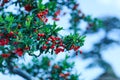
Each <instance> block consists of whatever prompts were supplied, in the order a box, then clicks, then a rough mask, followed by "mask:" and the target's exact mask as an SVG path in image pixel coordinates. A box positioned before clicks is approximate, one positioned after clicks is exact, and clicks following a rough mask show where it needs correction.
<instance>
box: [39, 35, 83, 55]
mask: <svg viewBox="0 0 120 80" xmlns="http://www.w3.org/2000/svg"><path fill="white" fill-rule="evenodd" d="M41 38H45V34H44V33H38V38H37V40H40V39H41ZM45 41H46V42H45V44H44V45H43V46H42V50H46V49H47V48H50V49H52V50H54V52H55V53H56V54H58V53H60V52H64V50H65V48H66V46H65V44H64V43H63V41H62V40H61V38H59V37H55V36H50V37H48V38H46V39H45ZM79 48H80V46H75V45H74V44H73V45H72V46H71V47H70V49H69V50H72V49H73V50H74V51H76V52H78V50H79ZM80 53H82V51H81V50H80Z"/></svg>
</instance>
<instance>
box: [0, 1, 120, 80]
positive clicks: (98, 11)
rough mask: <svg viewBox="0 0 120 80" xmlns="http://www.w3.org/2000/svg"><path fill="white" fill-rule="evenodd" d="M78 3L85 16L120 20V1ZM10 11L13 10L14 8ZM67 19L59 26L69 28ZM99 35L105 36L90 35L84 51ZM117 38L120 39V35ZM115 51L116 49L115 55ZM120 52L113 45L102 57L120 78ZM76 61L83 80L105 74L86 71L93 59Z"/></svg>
mask: <svg viewBox="0 0 120 80" xmlns="http://www.w3.org/2000/svg"><path fill="white" fill-rule="evenodd" d="M43 1H44V0H43ZM78 2H79V3H80V8H81V10H82V11H83V12H84V13H85V14H87V15H91V16H92V17H104V16H115V17H119V18H120V0H78ZM10 9H11V10H12V7H11V8H10ZM68 17H69V16H68ZM65 19H67V17H65ZM65 19H62V20H61V21H60V22H59V23H58V24H59V25H60V26H68V25H67V24H63V22H64V23H68V22H67V20H66V22H65V21H64V20H65ZM61 33H62V32H61ZM65 34H67V33H65ZM98 35H99V36H101V37H102V36H103V35H104V32H102V31H101V32H99V33H98V34H96V35H92V36H94V38H92V39H89V37H90V36H91V35H88V37H87V39H89V42H85V46H84V47H83V49H84V48H86V49H90V48H91V47H92V44H91V43H93V42H95V41H96V39H98V40H100V37H98ZM110 35H111V36H113V35H117V34H116V33H113V34H110ZM116 37H117V38H120V36H119V35H118V36H116ZM113 49H114V53H113ZM119 52H120V46H119V45H116V44H114V45H112V47H109V48H108V49H107V50H106V51H103V52H102V53H104V55H102V57H103V59H104V60H106V61H107V62H108V63H110V64H111V65H112V67H113V69H114V71H115V73H116V75H117V76H119V77H120V69H119V68H120V61H118V60H119V58H120V54H118V53H119ZM116 55H117V56H116ZM61 56H62V54H61ZM58 60H59V59H58ZM74 61H76V64H75V68H76V69H77V70H79V71H80V72H81V73H83V75H82V76H81V79H82V78H85V80H93V79H94V78H95V77H97V76H99V75H100V74H102V73H103V69H101V68H99V67H96V68H94V69H89V70H86V69H85V66H86V65H87V64H89V63H91V62H92V61H93V60H92V59H87V60H82V59H79V58H76V59H75V60H74ZM94 74H96V75H94ZM0 80H23V78H21V77H19V76H17V75H16V76H14V75H12V76H10V75H8V76H6V75H2V74H0Z"/></svg>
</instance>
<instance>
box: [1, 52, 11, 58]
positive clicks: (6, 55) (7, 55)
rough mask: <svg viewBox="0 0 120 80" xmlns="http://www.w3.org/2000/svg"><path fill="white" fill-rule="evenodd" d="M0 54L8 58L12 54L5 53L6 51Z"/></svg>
mask: <svg viewBox="0 0 120 80" xmlns="http://www.w3.org/2000/svg"><path fill="white" fill-rule="evenodd" d="M0 56H2V57H3V58H8V57H9V56H10V54H5V53H3V54H1V55H0Z"/></svg>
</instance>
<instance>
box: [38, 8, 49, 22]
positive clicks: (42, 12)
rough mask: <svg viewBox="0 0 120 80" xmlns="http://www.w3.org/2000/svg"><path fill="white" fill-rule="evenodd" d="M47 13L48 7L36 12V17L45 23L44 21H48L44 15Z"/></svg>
mask: <svg viewBox="0 0 120 80" xmlns="http://www.w3.org/2000/svg"><path fill="white" fill-rule="evenodd" d="M47 14H48V9H46V10H44V11H41V12H39V13H38V14H37V17H38V18H39V19H40V20H41V21H43V22H45V23H46V22H47V21H48V19H47V18H46V15H47Z"/></svg>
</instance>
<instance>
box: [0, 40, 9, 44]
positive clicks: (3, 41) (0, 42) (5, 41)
mask: <svg viewBox="0 0 120 80" xmlns="http://www.w3.org/2000/svg"><path fill="white" fill-rule="evenodd" d="M8 43H9V39H0V46H4V45H7V44H8Z"/></svg>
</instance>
